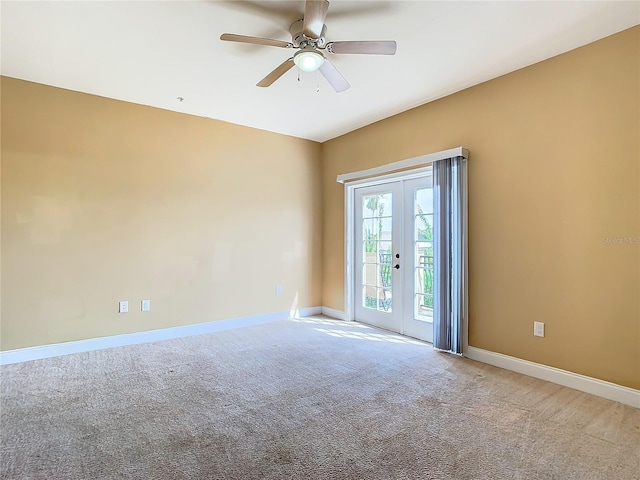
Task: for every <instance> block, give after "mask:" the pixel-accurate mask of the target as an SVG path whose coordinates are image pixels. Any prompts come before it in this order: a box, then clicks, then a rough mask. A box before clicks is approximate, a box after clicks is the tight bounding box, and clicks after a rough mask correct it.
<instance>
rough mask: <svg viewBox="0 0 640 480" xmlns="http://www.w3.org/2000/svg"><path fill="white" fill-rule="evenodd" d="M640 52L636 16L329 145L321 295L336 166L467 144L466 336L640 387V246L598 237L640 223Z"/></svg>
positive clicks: (339, 305)
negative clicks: (614, 29)
mask: <svg viewBox="0 0 640 480" xmlns="http://www.w3.org/2000/svg"><path fill="white" fill-rule="evenodd" d="M639 61H640V27H636V28H633V29H630V30H627V31H625V32H622V33H620V34H617V35H614V36H612V37H609V38H606V39H604V40H601V41H599V42H596V43H593V44H591V45H587V46H585V47H583V48H580V49H577V50H574V51H572V52H569V53H567V54H564V55H561V56H558V57H555V58H552V59H550V60H547V61H545V62H542V63H539V64H536V65H533V66H531V67H528V68H525V69H523V70H519V71H517V72H514V73H511V74H509V75H506V76H503V77H500V78H498V79H495V80H492V81H489V82H487V83H484V84H481V85H478V86H476V87H473V88H470V89H467V90H465V91H462V92H460V93H457V94H455V95H451V96H449V97H446V98H443V99H441V100H438V101H435V102H432V103H429V104H426V105H423V106H421V107H418V108H415V109H413V110H410V111H407V112H404V113H402V114H400V115H397V116H394V117H392V118H389V119H386V120H384V121H381V122H378V123H376V124H373V125H370V126H367V127H364V128H362V129H360V130H357V131H355V132H352V133H349V134H347V135H344V136H342V137H339V138H337V139H334V140H332V141H329V142H327V143H325V144H323V199H324V222H323V238H324V257H323V258H324V264H323V267H324V269H323V305H326V306H328V307H332V308H336V309H340V310H342V309H343V308H344V305H343V295H344V293H343V267H344V265H343V243H344V235H343V230H344V228H343V221H344V220H343V189H342V186H341V185H339V184H337V183H336V175H337V174H340V173H347V172H352V171H356V170H361V169H365V168H369V167H373V166H377V165H383V164H386V163H390V162H394V161H397V160H402V159H406V158H411V157H415V156H419V155H421V154H426V153H431V152H437V151H440V150H445V149H448V148H452V147H456V146H464V147H467V148H468V149H469V150H470V152H471V158H470V161H469V238H470V243H469V257H470V263H469V287H470V298H469V307H470V313H469V317H470V320H469V322H470V324H469V343H470V345H472V346H475V347H479V348H483V349H487V350H491V351H494V352H499V353H503V354H506V355H511V356H514V357H519V358H523V359H526V360H530V361H534V362H539V363H542V364H545V365H550V366H554V367H558V368H562V369H565V370H569V371H573V372H577V373H580V374H584V375H588V376H591V377H595V378H599V379H603V380H608V381H611V382H614V383H618V384H621V385H626V386H629V387H633V388H640V280H639V272H640V245H638V244H637V243H622V244H607V243H605V242H604V241H603V238H605V237H609V238H618V237H632V239H637V238H638V236H640V228H639V227H640V226H639V223H640V194H639V192H640V149H639V137H640V124H639V118H640V95H639V92H640V75H639ZM434 74H436V73H434ZM536 320H537V321H542V322H545V324H546V337H545V338H535V337H533V322H534V321H536Z"/></svg>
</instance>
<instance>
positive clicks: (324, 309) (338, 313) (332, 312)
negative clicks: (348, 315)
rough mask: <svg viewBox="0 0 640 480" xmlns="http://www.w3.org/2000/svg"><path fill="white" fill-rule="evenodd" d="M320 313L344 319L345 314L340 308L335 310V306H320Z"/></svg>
mask: <svg viewBox="0 0 640 480" xmlns="http://www.w3.org/2000/svg"><path fill="white" fill-rule="evenodd" d="M322 315H326V316H327V317H331V318H335V319H336V320H344V318H345V315H344V312H343V311H342V310H336V309H335V308H330V307H322Z"/></svg>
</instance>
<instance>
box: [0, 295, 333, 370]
mask: <svg viewBox="0 0 640 480" xmlns="http://www.w3.org/2000/svg"><path fill="white" fill-rule="evenodd" d="M321 312H322V308H321V307H308V308H300V309H298V310H296V311H295V312H274V313H267V314H264V315H253V316H250V317H239V318H230V319H226V320H216V321H213V322H206V323H196V324H193V325H184V326H180V327H171V328H163V329H161V330H149V331H146V332H136V333H127V334H123V335H113V336H110V337H100V338H89V339H87V340H77V341H74V342H65V343H56V344H52V345H42V346H38V347H28V348H20V349H17V350H7V351H4V352H0V365H8V364H11V363H20V362H28V361H30V360H39V359H41V358H49V357H58V356H61V355H69V354H72V353H81V352H90V351H93V350H102V349H105V348H112V347H123V346H125V345H137V344H140V343H149V342H158V341H161V340H170V339H172V338H181V337H189V336H192V335H201V334H203V333H213V332H222V331H224V330H233V329H235V328H242V327H250V326H253V325H261V324H264V323H270V322H275V321H278V320H285V319H287V318H291V317H294V316H302V317H306V316H309V315H319V314H320V313H321Z"/></svg>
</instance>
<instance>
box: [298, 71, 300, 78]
mask: <svg viewBox="0 0 640 480" xmlns="http://www.w3.org/2000/svg"><path fill="white" fill-rule="evenodd" d="M298 81H300V69H298Z"/></svg>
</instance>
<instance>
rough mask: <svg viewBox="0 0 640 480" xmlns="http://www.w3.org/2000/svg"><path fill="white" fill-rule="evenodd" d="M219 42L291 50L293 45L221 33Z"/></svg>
mask: <svg viewBox="0 0 640 480" xmlns="http://www.w3.org/2000/svg"><path fill="white" fill-rule="evenodd" d="M220 40H224V41H226V42H240V43H253V44H255V45H268V46H270V47H282V48H291V47H293V44H292V43H290V42H283V41H282V40H272V39H270V38H262V37H250V36H248V35H236V34H235V33H223V34H222V35H220Z"/></svg>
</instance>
